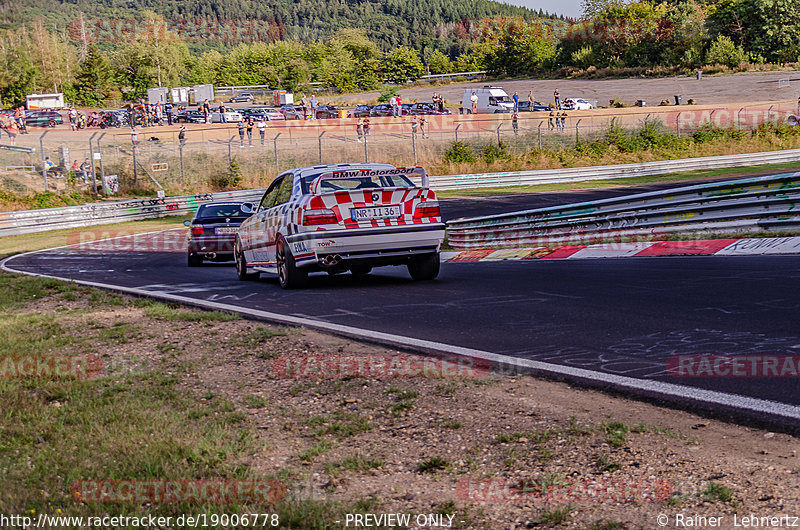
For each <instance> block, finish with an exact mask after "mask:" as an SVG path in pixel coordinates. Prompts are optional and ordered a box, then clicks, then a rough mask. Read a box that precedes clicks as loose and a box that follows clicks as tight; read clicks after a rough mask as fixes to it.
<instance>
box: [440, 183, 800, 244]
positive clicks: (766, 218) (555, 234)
mask: <svg viewBox="0 0 800 530" xmlns="http://www.w3.org/2000/svg"><path fill="white" fill-rule="evenodd" d="M798 226H800V172H795V173H785V174H781V175H771V176H766V177H756V178H747V179H739V180H731V181H726V182H716V183H710V184H699V185H694V186H684V187H680V188H673V189H670V190H663V191H655V192H648V193H638V194H634V195H626V196H622V197H615V198H611V199H603V200H599V201H592V202H583V203H576V204H568V205H564V206H553V207H548V208H541V209H536V210H527V211H522V212H513V213H508V214H502V215H493V216H487V217H477V218H472V219H458V220H455V221H450V222H448V223H447V227H448V236H449V239H448V241H449V243H450V245H451V246H452V247H453V248H456V249H459V250H461V249H471V248H503V247H505V248H514V247H530V246H551V245H555V244H560V245H563V244H570V243H578V242H580V243H589V242H598V241H607V240H620V239H625V238H632V237H640V236H647V237H654V236H658V235H659V234H665V233H668V232H689V231H691V232H703V231H705V232H708V231H733V232H738V231H752V230H754V229H761V230H770V229H776V228H782V229H788V228H797V227H798Z"/></svg>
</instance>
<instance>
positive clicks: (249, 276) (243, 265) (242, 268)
mask: <svg viewBox="0 0 800 530" xmlns="http://www.w3.org/2000/svg"><path fill="white" fill-rule="evenodd" d="M233 259H234V260H236V276H237V277H238V278H239V280H240V281H247V280H255V279H256V278H258V277H259V276H260V274H259V273H257V272H254V273H248V272H247V261H246V260H245V257H244V252H242V246H241V243H239V241H238V240H237V241H236V244H235V245H234V250H233Z"/></svg>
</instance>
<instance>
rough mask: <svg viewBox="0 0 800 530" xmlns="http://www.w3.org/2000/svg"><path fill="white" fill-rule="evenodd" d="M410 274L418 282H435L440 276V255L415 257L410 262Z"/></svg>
mask: <svg viewBox="0 0 800 530" xmlns="http://www.w3.org/2000/svg"><path fill="white" fill-rule="evenodd" d="M408 273H409V274H410V275H411V278H413V279H414V280H417V281H421V280H433V279H435V278H436V277H437V276H439V254H438V253H436V254H425V255H423V256H415V257H413V258H411V261H409V262H408Z"/></svg>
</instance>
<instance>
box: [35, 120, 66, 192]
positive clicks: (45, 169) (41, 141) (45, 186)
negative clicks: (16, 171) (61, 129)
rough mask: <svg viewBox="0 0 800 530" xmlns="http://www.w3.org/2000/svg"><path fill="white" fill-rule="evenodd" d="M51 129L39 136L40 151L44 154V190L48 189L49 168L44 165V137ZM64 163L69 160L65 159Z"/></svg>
mask: <svg viewBox="0 0 800 530" xmlns="http://www.w3.org/2000/svg"><path fill="white" fill-rule="evenodd" d="M49 132H50V131H45V132H43V133H42V134H41V136H39V151H40V153H41V155H42V179H43V180H44V191H47V168H46V167H44V137H45V135H46V134H47V133H49ZM64 164H65V165H66V164H67V161H66V160H65V161H64Z"/></svg>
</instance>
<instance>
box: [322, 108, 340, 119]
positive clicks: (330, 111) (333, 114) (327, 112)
mask: <svg viewBox="0 0 800 530" xmlns="http://www.w3.org/2000/svg"><path fill="white" fill-rule="evenodd" d="M338 117H339V107H337V106H336V105H320V106H319V107H317V119H318V120H324V119H326V118H338Z"/></svg>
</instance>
